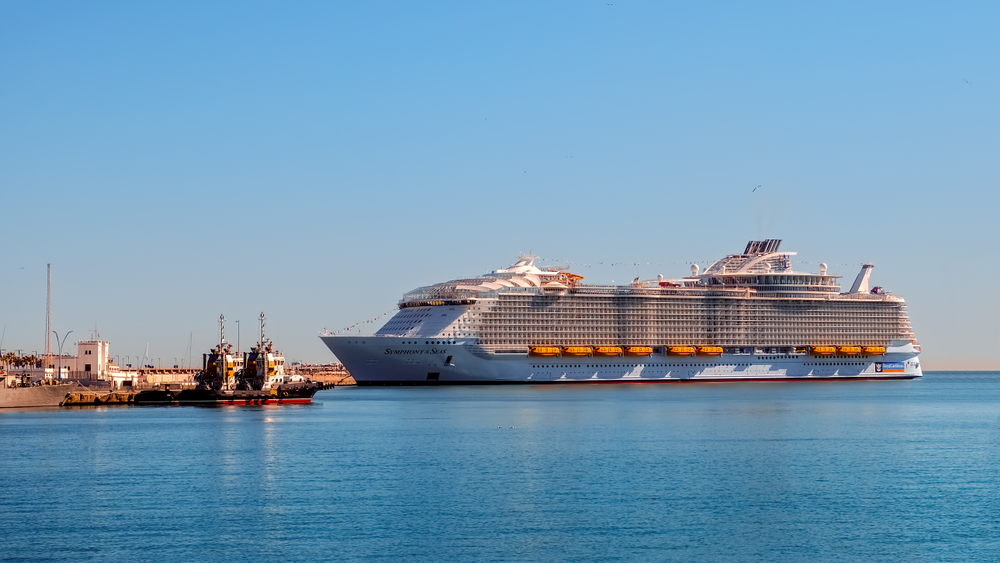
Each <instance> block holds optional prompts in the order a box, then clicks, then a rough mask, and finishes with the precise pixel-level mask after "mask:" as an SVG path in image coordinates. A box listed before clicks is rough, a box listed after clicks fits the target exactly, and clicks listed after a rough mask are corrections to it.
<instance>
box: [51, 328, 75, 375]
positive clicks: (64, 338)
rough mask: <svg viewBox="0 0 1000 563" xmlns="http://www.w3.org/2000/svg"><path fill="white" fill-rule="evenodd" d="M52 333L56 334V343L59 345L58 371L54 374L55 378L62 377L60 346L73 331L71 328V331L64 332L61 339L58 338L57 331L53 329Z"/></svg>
mask: <svg viewBox="0 0 1000 563" xmlns="http://www.w3.org/2000/svg"><path fill="white" fill-rule="evenodd" d="M52 333H53V334H55V335H56V344H58V345H59V372H58V373H57V374H56V379H62V347H63V344H65V343H66V338H68V337H69V335H70V334H72V333H73V331H72V330H71V331H69V332H67V333H66V334H64V335H63V337H62V340H59V333H58V332H56V331H54V330H53V331H52Z"/></svg>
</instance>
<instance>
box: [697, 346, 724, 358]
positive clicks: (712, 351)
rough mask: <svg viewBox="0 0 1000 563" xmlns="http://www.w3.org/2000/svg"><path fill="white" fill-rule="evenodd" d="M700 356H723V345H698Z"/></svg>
mask: <svg viewBox="0 0 1000 563" xmlns="http://www.w3.org/2000/svg"><path fill="white" fill-rule="evenodd" d="M698 355H699V356H721V355H722V347H721V346H698Z"/></svg>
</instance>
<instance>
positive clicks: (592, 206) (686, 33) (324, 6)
mask: <svg viewBox="0 0 1000 563" xmlns="http://www.w3.org/2000/svg"><path fill="white" fill-rule="evenodd" d="M998 6H1000V5H998V4H997V3H993V2H981V3H976V2H969V3H945V2H941V3H920V2H916V3H915V2H894V3H872V2H854V3H852V2H827V3H802V2H785V3H763V2H757V3H750V2H733V3H725V2H713V3H694V2H683V3H681V2H676V3H671V2H634V1H627V0H626V1H620V0H614V1H613V2H606V1H600V2H587V1H579V0H576V1H570V2H537V1H525V2H452V3H436V2H409V3H404V2H399V3H378V2H325V1H324V2H315V3H310V2H294V3H289V2H242V1H241V2H208V1H201V0H199V1H198V2H180V1H177V2H158V3H154V2H120V3H116V2H86V3H84V2H3V3H0V195H2V200H0V201H2V204H3V208H4V213H3V219H2V220H3V238H2V240H3V260H2V261H0V324H2V325H4V326H5V329H4V330H5V333H4V336H3V343H2V346H3V348H4V349H7V350H10V349H22V350H23V351H32V350H37V351H41V350H43V349H44V332H45V328H44V327H45V324H44V323H45V264H46V263H52V265H53V266H52V268H53V278H54V280H53V328H54V329H56V330H57V331H59V332H60V333H63V332H65V331H68V330H73V331H74V333H73V334H72V335H71V336H70V343H72V342H74V341H75V340H76V339H78V338H91V337H92V335H93V330H94V329H95V327H96V330H97V331H98V332H99V333H100V336H101V338H102V339H105V340H109V341H110V342H111V347H112V355H113V356H120V357H121V358H122V360H123V361H124V356H126V355H129V356H131V357H132V361H133V362H134V361H135V360H134V358H135V356H136V355H142V354H143V353H144V351H145V348H146V346H147V343H148V346H149V355H150V356H151V357H152V358H160V362H162V363H163V364H164V365H167V364H171V363H173V362H174V361H175V358H176V359H177V360H176V361H180V360H179V359H180V358H183V357H184V356H185V355H186V354H187V353H188V344H189V341H191V342H192V351H191V355H192V356H194V357H195V358H196V361H198V362H199V363H200V355H201V353H202V352H203V351H205V350H206V349H207V348H208V347H209V346H211V345H212V344H213V342H214V341H215V340H216V338H217V320H218V317H219V314H220V313H222V314H225V315H226V317H227V319H229V320H230V323H229V325H228V335H230V336H231V338H230V340H234V341H235V332H236V326H235V323H234V322H232V321H235V320H240V321H241V323H240V324H241V328H240V333H241V343H242V344H243V348H246V346H247V344H248V343H252V341H253V340H254V336H253V335H254V334H255V331H256V321H255V319H256V317H257V315H258V314H259V313H260V312H261V311H263V312H265V313H266V315H267V316H268V319H269V320H268V332H269V336H270V337H272V338H273V339H274V340H275V341H276V344H278V346H279V347H280V348H282V349H283V350H285V352H286V355H287V356H288V357H289V358H290V359H291V360H301V361H310V362H324V361H331V360H332V359H333V357H332V355H331V354H330V353H329V351H328V350H327V349H326V348H325V347H324V346H323V345H322V343H321V342H320V340H319V339H318V338H317V333H318V332H320V331H322V330H323V329H329V330H337V329H341V328H343V327H345V326H349V325H352V324H354V323H356V322H358V321H363V320H365V319H370V318H373V317H376V316H378V315H380V314H382V313H386V312H388V311H392V310H393V309H394V307H395V305H396V303H397V301H398V299H399V298H400V296H401V295H402V294H403V292H405V291H407V290H410V289H413V288H415V287H417V286H420V285H425V284H428V283H433V282H437V281H443V280H446V279H451V278H454V277H458V276H466V275H476V274H480V273H483V272H486V271H489V270H492V269H495V268H498V267H504V266H507V265H509V264H510V263H511V262H512V261H513V259H514V258H515V257H516V255H517V254H518V253H520V252H528V251H533V252H534V253H535V254H537V255H539V256H541V257H543V258H545V259H547V260H549V262H548V263H550V264H555V263H559V262H572V263H574V270H575V271H577V272H578V273H580V274H583V275H584V276H586V281H591V282H605V283H606V282H610V281H611V280H615V281H618V282H626V281H630V280H631V279H632V278H634V277H635V276H642V277H644V278H646V277H655V276H656V275H657V274H663V275H664V276H667V277H677V276H681V275H684V274H685V273H686V272H688V265H689V264H690V263H691V262H693V261H696V262H698V263H699V264H701V265H706V264H707V263H708V262H710V261H711V260H714V259H716V258H719V257H721V256H723V255H724V254H727V253H732V252H739V251H741V250H742V249H743V247H744V245H745V244H746V241H747V240H749V239H758V238H781V239H784V241H785V243H784V245H783V246H782V249H783V250H792V251H798V252H799V256H798V257H797V261H796V266H797V268H798V269H803V270H808V271H816V263H817V262H820V261H824V262H827V263H829V264H830V270H831V271H832V272H836V273H840V274H843V275H844V277H845V283H847V284H849V283H850V282H851V281H852V280H853V278H854V276H855V275H856V274H857V271H858V269H859V267H860V264H861V263H862V262H864V261H872V262H875V264H876V268H875V272H874V274H873V283H874V284H875V285H881V286H883V287H885V288H886V289H888V290H890V291H892V292H894V293H895V294H897V295H901V296H903V297H905V298H906V299H907V301H908V303H909V310H910V315H911V318H912V321H913V325H914V329H915V331H916V334H917V337H918V338H919V340H920V341H921V343H922V344H923V348H924V354H923V361H924V367H925V368H930V369H935V368H938V369H948V368H992V369H998V368H1000V355H998V352H997V341H998V337H1000V292H998V291H997V280H998V279H1000V266H998V263H1000V260H998V258H1000V257H998V252H997V239H998V234H1000V228H998V226H997V212H998V211H1000V205H998V204H1000V195H998V179H1000V158H998V156H1000V137H998V131H1000V103H998V101H1000V80H998V70H1000V33H997V29H1000V7H998ZM758 185H760V186H761V187H760V188H758V189H757V190H756V191H755V192H754V191H752V190H753V188H754V187H755V186H758ZM601 262H603V264H599V263H601ZM621 262H627V263H629V265H628V266H625V265H623V264H619V263H621ZM611 263H616V265H615V266H611V265H610V264H611ZM633 263H635V264H637V265H632V264H633ZM583 264H593V265H592V266H584V265H583ZM384 320H385V318H382V319H381V320H380V321H379V323H372V324H368V325H366V326H365V327H364V328H365V330H367V331H371V330H374V329H376V328H377V327H378V324H381V322H384ZM71 348H72V349H74V350H75V348H74V347H72V346H71ZM154 361H155V360H154Z"/></svg>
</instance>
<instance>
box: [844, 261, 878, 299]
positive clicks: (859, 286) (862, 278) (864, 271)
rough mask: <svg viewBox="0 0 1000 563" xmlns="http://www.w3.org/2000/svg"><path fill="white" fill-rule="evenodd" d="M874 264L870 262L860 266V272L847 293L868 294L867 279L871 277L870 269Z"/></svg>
mask: <svg viewBox="0 0 1000 563" xmlns="http://www.w3.org/2000/svg"><path fill="white" fill-rule="evenodd" d="M874 267H875V264H872V263H871V262H865V263H864V264H862V265H861V271H860V272H858V277H857V278H856V279H855V280H854V285H852V286H851V291H849V292H848V293H868V278H869V277H870V276H871V275H872V268H874Z"/></svg>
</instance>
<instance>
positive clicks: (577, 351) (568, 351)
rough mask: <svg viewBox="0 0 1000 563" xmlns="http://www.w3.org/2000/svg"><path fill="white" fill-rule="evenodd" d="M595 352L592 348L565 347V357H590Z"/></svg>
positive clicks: (563, 350)
mask: <svg viewBox="0 0 1000 563" xmlns="http://www.w3.org/2000/svg"><path fill="white" fill-rule="evenodd" d="M593 352H594V350H593V349H591V347H590V346H563V349H562V355H563V356H589V355H591V354H592V353H593Z"/></svg>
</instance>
